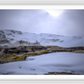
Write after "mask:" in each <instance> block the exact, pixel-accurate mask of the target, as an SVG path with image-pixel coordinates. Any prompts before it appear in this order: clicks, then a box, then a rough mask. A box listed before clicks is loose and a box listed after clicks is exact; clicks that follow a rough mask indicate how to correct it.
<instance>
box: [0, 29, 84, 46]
mask: <svg viewBox="0 0 84 84" xmlns="http://www.w3.org/2000/svg"><path fill="white" fill-rule="evenodd" d="M20 45H25V46H31V45H43V46H48V45H54V46H61V47H74V46H84V37H83V36H81V37H75V36H73V37H68V36H60V35H55V34H44V33H41V34H34V33H28V32H21V31H15V30H0V46H20Z"/></svg>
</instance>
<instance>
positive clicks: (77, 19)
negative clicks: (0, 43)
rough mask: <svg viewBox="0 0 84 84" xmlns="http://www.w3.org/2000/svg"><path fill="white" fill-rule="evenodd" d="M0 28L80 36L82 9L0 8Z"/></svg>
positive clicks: (83, 22)
mask: <svg viewBox="0 0 84 84" xmlns="http://www.w3.org/2000/svg"><path fill="white" fill-rule="evenodd" d="M0 29H12V30H19V31H22V32H30V33H36V34H39V33H50V34H57V35H64V36H82V35H84V10H61V9H59V10H57V9H56V10H55V9H54V10H42V9H41V10H39V9H34V10H33V9H31V10H29V9H28V10H27V9H26V10H25V9H23V10H21V9H20V10H0Z"/></svg>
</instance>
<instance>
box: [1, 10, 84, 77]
mask: <svg viewBox="0 0 84 84" xmlns="http://www.w3.org/2000/svg"><path fill="white" fill-rule="evenodd" d="M0 75H84V9H0Z"/></svg>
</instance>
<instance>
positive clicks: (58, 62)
mask: <svg viewBox="0 0 84 84" xmlns="http://www.w3.org/2000/svg"><path fill="white" fill-rule="evenodd" d="M72 71H74V73H75V74H82V75H84V54H82V53H66V52H61V53H50V54H44V55H39V56H32V57H28V58H27V59H26V61H20V62H12V63H6V64H0V74H7V73H8V74H12V75H35V74H37V75H43V74H46V73H48V72H72Z"/></svg>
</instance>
